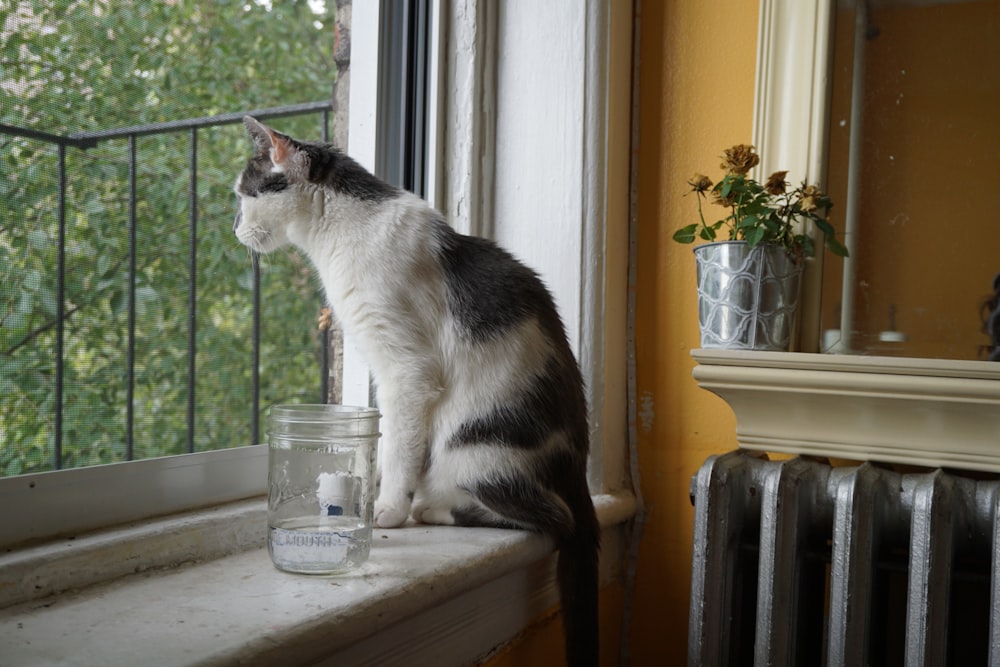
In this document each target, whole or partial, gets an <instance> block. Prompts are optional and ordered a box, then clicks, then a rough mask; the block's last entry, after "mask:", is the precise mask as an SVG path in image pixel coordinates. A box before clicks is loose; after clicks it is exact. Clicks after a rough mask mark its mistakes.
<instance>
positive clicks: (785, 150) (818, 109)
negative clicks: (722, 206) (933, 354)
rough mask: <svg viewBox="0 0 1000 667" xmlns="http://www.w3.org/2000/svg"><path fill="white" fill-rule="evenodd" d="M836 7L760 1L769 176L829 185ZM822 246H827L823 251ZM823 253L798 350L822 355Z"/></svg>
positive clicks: (757, 121)
mask: <svg viewBox="0 0 1000 667" xmlns="http://www.w3.org/2000/svg"><path fill="white" fill-rule="evenodd" d="M835 5H836V3H835V2H834V0H761V3H760V23H759V26H758V38H757V39H758V43H757V81H756V97H755V102H754V125H753V143H754V145H755V146H756V147H757V150H758V152H759V153H760V156H761V164H760V166H759V167H758V171H759V172H760V174H762V175H763V176H766V175H767V174H770V173H772V172H774V171H778V170H786V169H787V170H788V180H789V181H790V182H792V183H798V182H800V181H803V180H808V181H809V182H810V183H814V184H819V185H820V186H821V187H822V186H823V185H824V183H825V181H826V154H827V130H826V128H827V126H828V124H829V96H830V82H831V76H832V75H831V72H832V60H833V54H832V41H833V35H832V29H833V28H832V22H833V11H834V9H835ZM820 247H822V246H821V245H820ZM822 262H823V253H822V252H817V256H816V258H814V259H812V260H810V261H809V262H807V265H806V271H805V275H804V277H803V287H802V290H803V298H802V303H801V306H800V313H799V322H800V332H799V337H798V341H799V343H798V348H799V349H800V350H802V351H804V352H815V351H817V350H818V348H819V337H820V332H819V327H820V322H819V320H820V293H821V288H822V278H823V264H822Z"/></svg>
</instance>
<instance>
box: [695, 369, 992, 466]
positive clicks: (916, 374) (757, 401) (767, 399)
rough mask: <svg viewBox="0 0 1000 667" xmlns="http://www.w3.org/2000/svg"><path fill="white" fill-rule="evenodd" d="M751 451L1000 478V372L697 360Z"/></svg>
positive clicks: (699, 374)
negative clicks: (983, 473)
mask: <svg viewBox="0 0 1000 667" xmlns="http://www.w3.org/2000/svg"><path fill="white" fill-rule="evenodd" d="M691 354H692V356H693V357H694V359H695V360H696V361H697V362H698V365H697V366H696V367H695V369H694V372H693V375H694V378H695V380H696V381H697V382H698V385H699V386H701V387H702V388H704V389H707V390H708V391H711V392H713V393H715V394H717V395H719V396H720V397H722V399H723V400H725V401H726V402H727V403H728V404H729V405H730V406H731V407H732V409H733V411H734V412H735V413H736V436H737V441H738V442H739V445H740V447H742V448H744V449H752V450H760V451H770V452H784V453H790V454H802V455H811V456H822V457H830V458H844V459H852V460H859V461H884V462H888V463H905V464H910V465H917V466H927V467H932V468H936V467H945V468H953V469H969V470H982V471H991V472H1000V363H989V362H982V361H953V360H942V359H911V358H898V357H865V356H840V355H826V354H806V353H798V352H783V353H777V352H748V351H735V350H694V351H692V353H691Z"/></svg>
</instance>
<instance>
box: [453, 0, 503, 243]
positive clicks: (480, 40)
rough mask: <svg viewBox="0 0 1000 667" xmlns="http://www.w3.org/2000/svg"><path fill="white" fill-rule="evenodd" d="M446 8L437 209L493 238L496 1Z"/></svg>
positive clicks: (463, 228)
mask: <svg viewBox="0 0 1000 667" xmlns="http://www.w3.org/2000/svg"><path fill="white" fill-rule="evenodd" d="M447 12H448V13H447V16H446V17H445V18H444V19H443V20H442V23H443V25H446V26H447V36H446V47H445V48H446V53H447V56H446V57H445V61H446V62H447V64H448V66H447V71H446V72H445V73H444V75H445V87H444V90H443V91H442V93H443V96H444V98H445V99H444V102H445V103H444V107H445V111H444V115H445V125H446V127H447V128H448V131H447V132H446V133H445V137H444V146H443V150H444V164H443V165H442V167H441V168H442V171H443V172H444V174H445V182H444V183H443V184H442V189H443V193H442V201H441V204H440V210H441V212H442V213H444V215H445V217H446V218H447V220H448V222H449V223H450V224H451V225H452V226H453V227H454V228H455V229H456V230H458V231H459V232H461V233H462V234H474V235H477V236H485V237H492V211H493V185H494V177H493V166H494V165H493V160H494V156H495V140H496V59H497V49H496V37H497V33H496V22H497V19H496V13H497V3H496V2H493V1H492V0H454V1H453V2H449V3H447Z"/></svg>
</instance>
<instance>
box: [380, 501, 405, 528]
mask: <svg viewBox="0 0 1000 667" xmlns="http://www.w3.org/2000/svg"><path fill="white" fill-rule="evenodd" d="M409 514H410V512H409V509H405V510H404V509H400V508H398V507H391V506H389V505H385V506H383V505H381V504H380V503H379V502H378V501H376V502H375V525H376V526H377V527H379V528H399V527H400V526H402V525H403V524H404V523H406V518H407V517H408V516H409Z"/></svg>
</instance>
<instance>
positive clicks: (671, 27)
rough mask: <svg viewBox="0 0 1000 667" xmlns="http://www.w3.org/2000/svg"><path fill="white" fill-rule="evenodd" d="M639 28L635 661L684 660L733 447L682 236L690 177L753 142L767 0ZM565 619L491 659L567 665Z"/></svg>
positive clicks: (689, 214)
mask: <svg viewBox="0 0 1000 667" xmlns="http://www.w3.org/2000/svg"><path fill="white" fill-rule="evenodd" d="M640 24H641V36H640V40H641V55H640V57H641V65H640V76H639V78H640V82H639V85H640V86H641V91H640V95H641V102H640V107H641V108H640V114H639V123H640V128H639V131H640V138H639V146H640V148H639V151H638V160H639V173H638V188H639V189H638V195H639V199H638V207H639V210H638V253H639V255H638V263H637V271H638V275H637V286H636V298H637V312H636V321H635V332H636V368H637V370H636V376H637V377H636V382H637V394H638V396H637V398H638V403H639V405H638V411H639V414H638V445H639V463H640V466H639V467H640V474H641V477H642V493H643V496H644V498H645V503H646V511H647V517H646V525H645V532H644V536H643V540H642V544H641V550H640V554H639V563H638V574H637V581H636V585H635V600H634V606H633V610H632V614H633V619H632V628H631V637H630V643H631V646H630V649H631V656H632V660H631V664H632V665H637V666H642V665H680V664H684V661H685V660H686V654H687V653H686V652H687V617H688V592H689V587H690V562H691V531H692V521H693V516H694V515H693V510H692V507H691V503H690V500H689V497H688V489H689V482H690V480H691V477H692V475H694V473H695V472H696V471H697V469H698V467H699V466H700V465H701V463H702V462H703V461H704V459H705V458H706V457H707V456H709V455H710V454H713V453H719V452H724V451H728V450H730V449H733V448H735V446H736V439H735V428H736V423H735V419H734V418H733V415H732V412H731V411H730V409H729V407H728V406H727V405H726V404H725V403H723V402H722V400H721V399H719V398H717V397H715V396H713V395H712V394H709V393H708V392H706V391H704V390H701V389H699V388H698V387H697V386H696V385H695V383H694V380H692V379H691V369H692V368H693V367H694V363H693V362H692V360H691V357H690V354H689V351H690V350H691V349H692V348H696V347H698V344H699V341H698V320H697V311H696V303H695V280H694V256H693V255H692V253H691V246H681V245H678V244H676V243H674V242H673V241H672V240H671V235H672V234H673V232H674V230H675V229H676V228H678V227H681V226H683V225H686V224H689V223H690V222H692V221H693V220H694V219H695V218H694V216H695V215H696V212H695V202H694V200H693V199H692V198H691V197H685V196H684V194H685V192H686V186H685V181H686V180H687V179H688V178H690V176H691V174H692V173H693V172H695V171H702V172H706V173H710V172H713V171H717V170H718V164H719V155H720V154H721V153H722V150H723V149H724V148H727V147H729V146H731V145H733V144H736V143H744V142H749V141H750V140H751V127H752V121H753V98H754V72H755V70H754V62H755V53H756V41H757V4H756V3H751V2H732V0H665V1H662V2H656V1H651V0H644V2H643V3H642V16H641V19H640ZM622 609H623V592H622V590H621V588H620V587H618V586H613V587H611V588H606V589H605V590H603V591H602V619H601V620H602V629H601V639H602V650H601V654H602V655H601V658H602V659H601V663H602V664H603V665H616V664H618V663H617V655H618V650H619V647H620V642H619V637H618V628H619V627H620V623H621V613H622ZM560 632H561V624H560V623H559V622H558V617H555V618H553V617H546V618H545V619H542V620H541V621H539V623H537V624H536V625H535V626H533V627H532V628H529V630H528V631H527V632H526V633H525V637H524V638H523V639H522V640H520V641H519V642H516V643H515V644H514V645H513V646H512V647H510V648H509V649H508V650H507V652H505V653H503V654H502V655H500V656H498V657H497V658H494V659H493V660H492V661H490V662H489V663H488V664H489V665H490V666H491V667H508V666H509V667H531V666H532V665H552V664H559V661H560V659H561V655H562V650H561V642H562V638H561V635H560Z"/></svg>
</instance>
